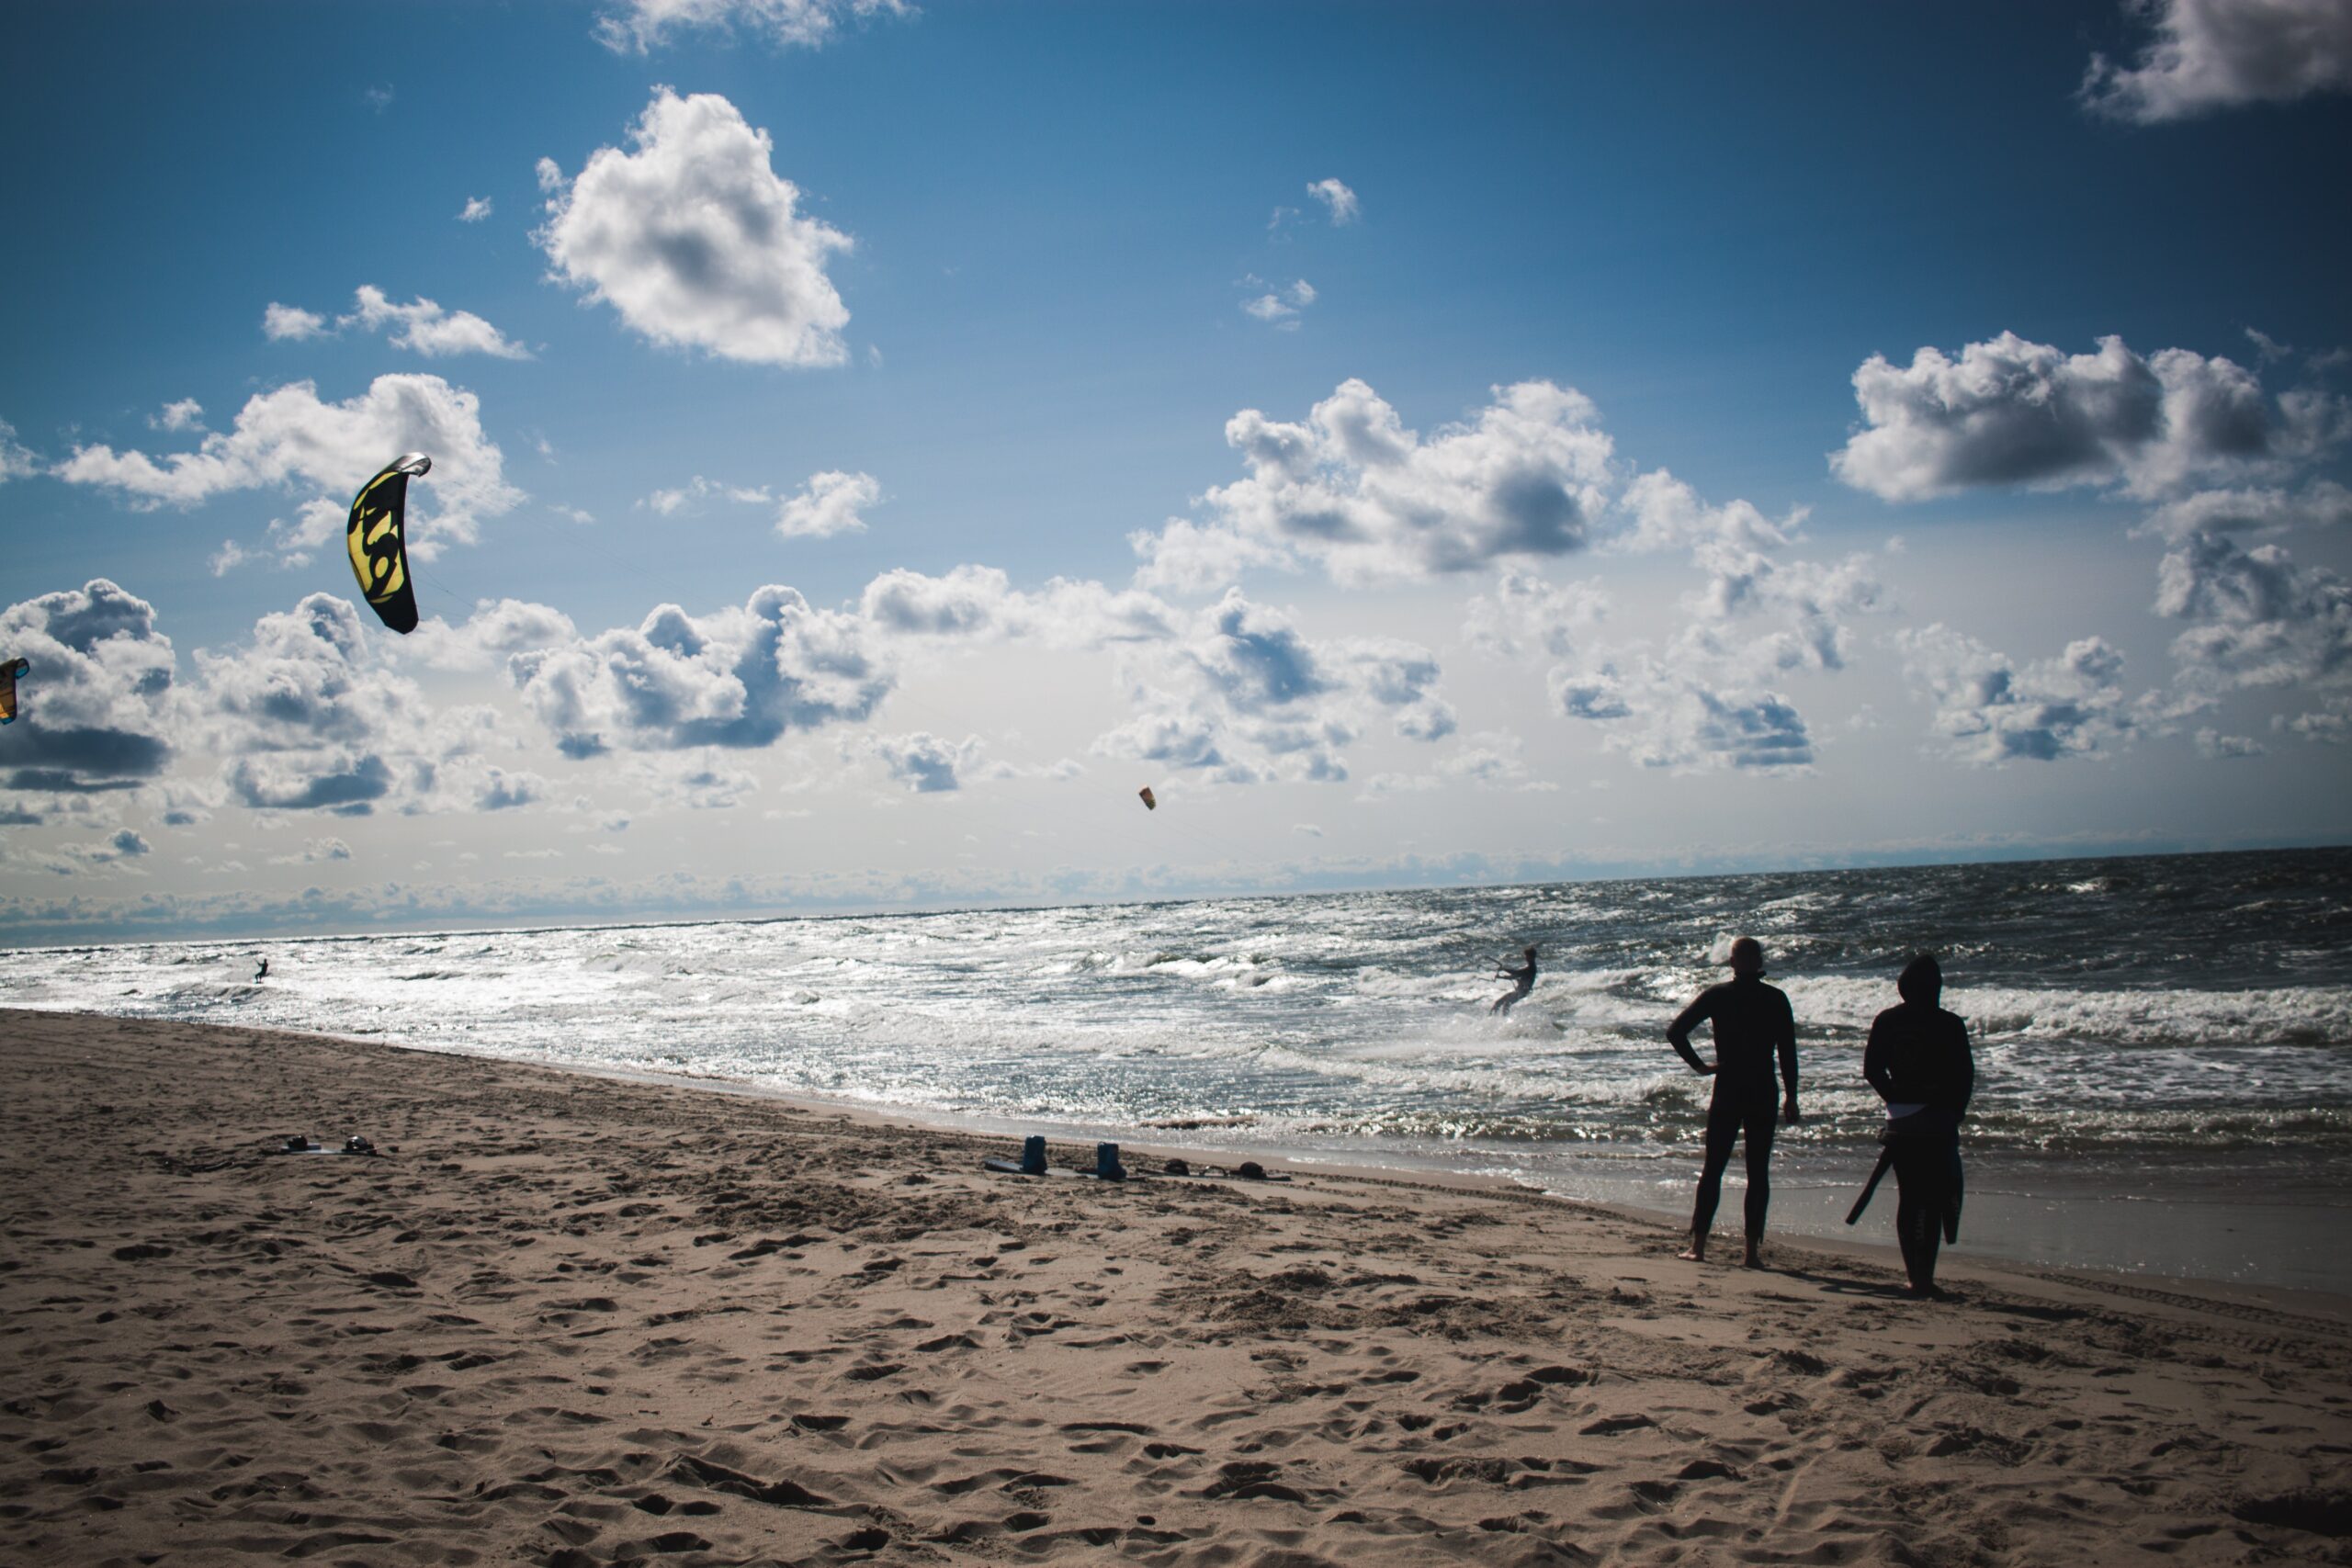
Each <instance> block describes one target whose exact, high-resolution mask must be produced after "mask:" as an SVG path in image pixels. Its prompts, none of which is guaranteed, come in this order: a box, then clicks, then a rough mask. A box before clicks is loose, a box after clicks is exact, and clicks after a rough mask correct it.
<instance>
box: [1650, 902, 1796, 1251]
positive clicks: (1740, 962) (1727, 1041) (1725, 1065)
mask: <svg viewBox="0 0 2352 1568" xmlns="http://www.w3.org/2000/svg"><path fill="white" fill-rule="evenodd" d="M1702 1019H1712V1020H1713V1021H1714V1025H1715V1059H1714V1060H1713V1062H1702V1061H1701V1060H1700V1059H1699V1053H1698V1052H1696V1051H1694V1050H1692V1049H1691V1030H1693V1029H1695V1028H1697V1027H1698V1025H1699V1022H1700V1021H1701V1020H1702ZM1666 1037H1667V1039H1668V1041H1669V1042H1670V1043H1672V1044H1673V1046H1674V1049H1675V1051H1676V1052H1677V1053H1678V1054H1679V1055H1680V1056H1681V1057H1682V1059H1683V1060H1684V1061H1686V1062H1688V1063H1690V1064H1691V1071H1692V1072H1694V1073H1705V1074H1708V1075H1711V1076H1712V1077H1713V1078H1714V1080H1715V1090H1714V1095H1713V1099H1712V1100H1710V1101H1709V1103H1708V1106H1707V1163H1706V1165H1705V1166H1704V1167H1702V1168H1701V1170H1700V1173H1699V1198H1698V1201H1697V1202H1696V1203H1695V1204H1694V1205H1693V1206H1692V1208H1691V1249H1690V1250H1689V1251H1688V1252H1685V1253H1683V1254H1682V1256H1683V1257H1685V1258H1689V1259H1691V1261H1692V1262H1693V1263H1703V1262H1705V1261H1706V1258H1707V1232H1708V1230H1709V1229H1710V1228H1712V1227H1713V1224H1714V1223H1715V1203H1716V1201H1717V1200H1718V1199H1720V1198H1721V1197H1722V1196H1723V1190H1724V1167H1726V1166H1728V1165H1730V1164H1731V1151H1732V1145H1734V1144H1736V1143H1738V1142H1739V1141H1740V1140H1741V1139H1742V1138H1745V1139H1746V1140H1747V1215H1746V1218H1747V1257H1746V1258H1745V1261H1746V1263H1747V1267H1748V1268H1750V1269H1760V1268H1762V1267H1763V1266H1764V1260H1763V1257H1762V1254H1761V1253H1760V1252H1759V1251H1758V1248H1759V1247H1761V1246H1762V1244H1763V1241H1764V1215H1765V1212H1766V1211H1767V1210H1768V1209H1770V1207H1771V1203H1772V1177H1771V1166H1772V1129H1773V1126H1774V1122H1775V1115H1774V1108H1775V1103H1776V1102H1777V1103H1778V1111H1779V1115H1780V1116H1781V1117H1785V1118H1786V1119H1787V1120H1788V1122H1789V1124H1790V1125H1791V1126H1794V1125H1796V1123H1797V1122H1799V1121H1801V1120H1802V1118H1801V1117H1799V1116H1798V1114H1797V1025H1796V1016H1795V1015H1794V1014H1793V1013H1792V1012H1791V1011H1790V1010H1789V998H1788V997H1787V995H1786V994H1785V993H1784V992H1782V991H1781V989H1780V988H1779V987H1774V986H1768V985H1766V984H1765V983H1764V949H1763V947H1762V945H1761V944H1760V943H1758V942H1757V940H1756V939H1755V938H1754V937H1747V936H1744V937H1741V938H1740V939H1739V940H1738V941H1737V942H1733V943H1732V944H1731V978H1730V979H1728V980H1725V981H1724V982H1723V983H1722V984H1721V985H1716V986H1710V987H1707V988H1706V989H1705V990H1703V991H1702V992H1700V993H1699V998H1698V1000H1696V1001H1694V1002H1692V1003H1691V1005H1690V1006H1689V1007H1687V1008H1684V1009H1683V1010H1681V1012H1679V1014H1677V1015H1676V1016H1675V1020H1674V1021H1673V1022H1672V1023H1670V1024H1668V1026H1667V1030H1666ZM1776 1056H1777V1057H1778V1058H1779V1065H1780V1082H1779V1083H1778V1084H1777V1085H1776V1084H1775V1082H1774V1079H1773V1071H1772V1069H1773V1062H1774V1058H1775V1057H1776ZM1782 1089H1785V1091H1786V1098H1785V1099H1782V1098H1781V1090H1782Z"/></svg>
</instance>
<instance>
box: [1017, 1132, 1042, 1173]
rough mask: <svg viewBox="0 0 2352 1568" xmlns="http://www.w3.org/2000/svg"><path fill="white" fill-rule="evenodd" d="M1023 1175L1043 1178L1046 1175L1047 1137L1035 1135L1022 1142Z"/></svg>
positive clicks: (1039, 1134) (1040, 1134)
mask: <svg viewBox="0 0 2352 1568" xmlns="http://www.w3.org/2000/svg"><path fill="white" fill-rule="evenodd" d="M1021 1174H1022V1175H1023V1176H1043V1175H1045V1174H1046V1136H1045V1134H1042V1133H1037V1134H1031V1135H1030V1136H1028V1137H1026V1138H1023V1139H1022V1140H1021Z"/></svg>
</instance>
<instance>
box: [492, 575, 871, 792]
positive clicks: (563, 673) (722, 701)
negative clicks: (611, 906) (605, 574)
mask: <svg viewBox="0 0 2352 1568" xmlns="http://www.w3.org/2000/svg"><path fill="white" fill-rule="evenodd" d="M878 640H879V639H877V638H876V636H875V635H874V631H873V627H872V626H871V624H870V623H868V622H867V621H865V619H864V618H863V617H861V616H858V615H852V614H847V613H844V612H841V611H835V610H819V609H814V608H812V607H811V606H810V605H809V602H808V601H807V600H806V599H804V598H803V597H801V595H800V594H799V593H798V592H796V591H795V590H793V589H790V588H784V587H775V586H770V587H765V588H762V589H760V590H759V591H758V592H755V593H753V594H752V597H751V599H750V601H749V602H748V603H747V604H744V605H743V606H742V607H741V608H740V609H736V608H728V609H722V610H719V611H718V612H716V613H715V614H712V615H703V616H699V617H697V616H694V615H688V614H686V612H685V611H684V610H682V609H680V608H679V607H678V606H676V605H674V604H663V605H661V606H659V607H657V608H656V609H655V610H654V611H653V612H652V614H650V615H648V616H647V617H646V618H645V620H644V622H643V624H642V625H640V626H636V627H634V628H628V627H624V628H616V629H614V630H611V631H606V632H603V633H600V634H598V635H597V636H595V637H587V638H582V639H578V640H574V641H572V642H570V643H566V644H563V645H560V646H557V647H549V648H540V649H531V650H528V651H525V652H521V653H517V654H515V655H514V656H513V657H512V658H510V659H509V660H507V673H508V678H509V679H510V680H512V681H513V682H514V683H515V686H516V687H517V688H518V689H519V690H520V691H521V692H522V694H523V700H524V703H525V705H526V706H528V707H529V708H530V710H531V711H532V713H533V714H534V715H536V716H537V718H538V719H539V721H540V722H541V723H542V724H544V725H545V726H546V727H547V728H548V730H549V731H550V732H551V733H553V734H554V736H555V737H556V740H557V744H558V746H559V748H560V749H561V750H563V751H565V752H566V753H567V754H568V755H571V756H573V757H587V756H594V755H596V754H597V753H599V752H601V751H605V750H616V749H619V748H628V749H631V750H646V751H661V750H684V749H688V748H695V747H723V748H730V749H745V748H756V747H763V746H768V745H772V744H773V743H775V740H776V739H778V738H780V737H781V736H783V735H784V734H786V732H787V731H797V730H809V729H814V728H819V727H820V726H822V725H826V724H832V723H839V722H845V721H852V720H862V719H865V718H866V717H868V716H871V715H872V714H873V712H874V709H875V707H876V705H877V704H879V703H880V702H881V700H882V698H883V697H884V696H885V695H886V694H888V692H889V691H890V689H891V686H892V684H893V680H894V677H893V675H892V673H891V671H890V670H889V668H888V664H887V662H886V661H885V660H884V658H883V654H882V649H881V648H880V647H878V646H877V644H878Z"/></svg>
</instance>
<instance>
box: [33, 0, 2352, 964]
mask: <svg viewBox="0 0 2352 1568" xmlns="http://www.w3.org/2000/svg"><path fill="white" fill-rule="evenodd" d="M2347 81H2352V5H2347V4H2346V3H2345V0H2262V3H2260V4H2256V3H2255V0H2162V3H2160V4H2157V5H2156V6H2153V7H2152V8H2144V9H2143V8H2136V7H2124V6H2120V5H2118V4H2116V3H2114V0H2101V3H2086V4H2082V5H2075V6H2062V5H2030V6H2029V5H2018V6H1996V7H1982V6H1950V7H1941V8H1936V7H1911V6H1906V7H1884V6H1862V5H1852V6H1827V5H1825V6H1807V7H1758V6H1678V7H1654V6H1652V7H1630V6H1499V5H1498V6H1434V5H1401V4H1400V5H1357V4H1351V5H1321V6H1316V5H1291V4H1269V5H1256V6H1242V5H1199V4H1189V5H1177V4H1168V5H1149V4H1140V3H1136V4H1095V5H1042V4H1024V5H1017V6H1016V5H940V6H926V7H922V8H917V7H915V6H894V5H890V4H854V3H852V0H640V3H638V4H628V3H624V0H616V3H614V4H612V5H609V6H605V7H603V8H601V9H599V8H596V7H593V6H555V5H516V6H498V7H492V6H458V5H444V6H365V5H355V6H333V7H326V6H293V5H286V6H266V5H254V6H236V7H217V8H216V7H207V8H189V7H184V6H135V5H110V6H76V7H65V6H43V7H37V8H35V9H34V10H32V11H31V12H30V13H29V14H28V16H26V17H23V18H20V19H19V21H18V25H17V44H16V45H14V46H12V48H11V50H10V51H9V52H8V55H7V58H6V61H5V62H0V117H4V118H5V123H6V130H7V131H8V133H9V134H8V143H9V145H10V146H11V147H12V148H14V149H17V155H16V157H15V158H14V159H13V160H12V161H11V163H10V164H9V165H8V167H7V170H6V176H5V177H6V182H7V186H6V195H7V197H8V207H9V209H10V210H11V211H12V212H14V213H16V214H17V215H18V217H19V220H20V222H19V225H18V230H19V233H20V235H30V236H38V237H39V240H40V243H22V241H21V240H20V243H16V244H13V245H11V246H9V247H6V251H5V253H0V288H5V290H6V298H7V299H9V300H10V301H11V302H12V306H13V308H12V309H11V310H9V311H8V312H7V314H6V321H5V324H0V333H5V334H6V340H5V350H6V352H5V363H6V367H7V369H6V376H5V379H0V422H5V425H6V428H5V430H0V441H4V442H5V445H0V475H5V479H0V541H4V542H5V550H6V554H5V557H0V560H5V563H6V564H5V566H0V641H5V642H6V643H7V645H8V646H6V647H0V653H6V652H9V651H18V652H21V653H22V654H23V655H24V656H26V657H28V658H29V659H31V660H33V662H34V665H35V669H34V670H33V671H32V672H31V673H30V674H28V676H27V678H26V681H25V682H24V689H23V703H24V711H23V714H22V716H21V717H20V718H19V719H18V720H17V722H16V723H15V724H12V725H10V726H8V727H7V728H5V729H0V940H7V941H17V942H38V941H55V940H72V939H74V938H77V937H81V936H106V935H114V934H126V933H138V934H152V935H158V936H172V935H184V934H202V933H208V932H214V931H287V930H312V929H334V930H345V929H356V930H365V929H369V928H371V927H376V926H381V925H387V924H453V923H477V922H490V921H503V920H515V919H573V918H577V919H627V918H634V917H636V916H639V915H657V916H668V915H678V914H684V915H699V914H724V913H732V912H738V911H786V910H791V909H798V908H842V907H852V908H856V907H893V906H899V905H905V904H910V903H911V904H917V905H923V904H943V903H961V902H975V901H978V902H992V901H1010V902H1023V901H1031V900H1037V899H1046V898H1066V897H1126V896H1132V895H1138V894H1150V895H1165V894H1172V893H1188V892H1195V891H1204V890H1212V889H1226V888H1238V889H1248V888H1270V889H1279V888H1287V887H1301V886H1353V885H1363V884H1388V883H1409V882H1425V881H1432V880H1435V881H1449V882H1450V881H1456V880H1463V879H1469V880H1479V881H1486V880H1516V879H1521V878H1525V877H1540V876H1553V875H1577V874H1598V873H1613V872H1668V871H1677V870H1684V869H1708V868H1712V867H1718V866H1751V865H1752V866H1772V865H1804V864H1832V863H1871V862H1890V861H1892V862H1903V861H1917V860H1934V859H1946V858H1954V857H1971V856H1977V855H1984V854H2015V853H2029V852H2042V851H2056V852H2101V851H2129V850H2133V849H2143V848H2144V849H2172V848H2183V847H2188V848H2198V847H2219V846H2227V845H2233V844H2249V843H2272V842H2290V843H2291V842H2301V843H2315V842H2334V841H2340V840H2342V838H2343V837H2344V834H2345V830H2346V807H2344V805H2343V801H2344V800H2345V799H2346V789H2345V785H2346V783H2347V782H2348V779H2347V775H2348V773H2352V770H2347V768H2346V760H2347V757H2352V752H2347V750H2346V741H2347V739H2352V600H2347V598H2346V589H2345V586H2344V582H2343V579H2342V575H2341V574H2342V573H2344V572H2345V571H2346V569H2347V566H2352V562H2347V559H2346V557H2347V555H2352V545H2347V539H2352V526H2347V525H2348V524H2352V495H2347V493H2346V490H2345V488H2344V482H2345V480H2346V478H2347V474H2346V468H2347V465H2346V456H2345V455H2346V444H2347V442H2352V403H2347V401H2346V389H2347V387H2352V363H2347V360H2346V354H2345V350H2346V347H2347V345H2352V319H2347V317H2352V297H2347V293H2346V290H2345V289H2344V288H2343V287H2342V282H2341V279H2342V276H2343V272H2344V264H2343V259H2342V258H2343V257H2344V255H2345V254H2346V238H2347V232H2346V231H2347V227H2352V216H2347V212H2346V207H2345V204H2344V203H2343V201H2342V200H2341V197H2340V194H2338V193H2340V192H2341V191H2342V190H2344V189H2346V188H2347V187H2352V169H2347V166H2346V165H2347V164H2352V107H2348V106H2347V99H2346V96H2345V91H2346V85H2347ZM403 446H424V447H425V449H426V450H428V451H430V452H431V453H432V455H433V456H434V457H435V463H436V468H435V474H434V476H433V477H432V478H431V479H428V480H425V481H423V482H421V483H420V484H419V485H418V486H417V487H416V497H415V506H414V507H413V512H412V517H411V542H412V546H413V547H414V549H415V552H416V569H417V578H418V582H419V585H420V593H419V603H420V607H421V609H422V610H423V612H424V615H425V616H426V617H427V620H426V624H425V626H424V627H422V628H420V630H419V631H418V632H417V633H416V634H415V635H414V636H413V637H408V638H405V639H402V638H400V637H395V636H394V634H392V633H390V632H389V631H386V630H385V629H384V628H383V627H382V626H379V625H378V624H377V623H376V621H375V619H374V617H373V616H372V615H371V614H369V613H368V611H367V609H366V607H365V605H364V604H362V603H361V602H360V601H359V599H358V596H357V594H356V592H355V585H354V583H353V582H352V581H351V579H350V576H349V573H348V570H347V568H346V566H345V561H344V558H343V554H342V550H341V548H340V535H341V527H342V512H343V509H344V508H345V506H347V504H348V502H349V501H350V497H351V494H352V492H353V491H356V489H357V488H358V486H359V484H360V483H361V482H362V481H364V480H365V479H367V478H368V475H369V474H371V473H372V472H373V471H374V470H375V469H376V468H378V467H379V465H380V464H382V463H383V462H385V461H387V460H389V459H390V457H392V456H393V455H394V454H395V453H396V452H397V451H399V450H401V448H402V447H403ZM664 606H667V607H668V608H666V609H665V608H664ZM12 753H13V755H12ZM1145 783H1149V784H1153V785H1154V787H1155V789H1156V790H1157V791H1158V792H1159V795H1160V797H1161V799H1162V801H1163V803H1164V804H1163V808H1162V810H1160V811H1159V812H1158V813H1155V814H1152V815H1151V816H1149V817H1145V816H1143V815H1141V814H1140V812H1139V808H1138V807H1136V804H1135V801H1134V790H1135V788H1136V786H1137V785H1139V784H1145Z"/></svg>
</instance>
